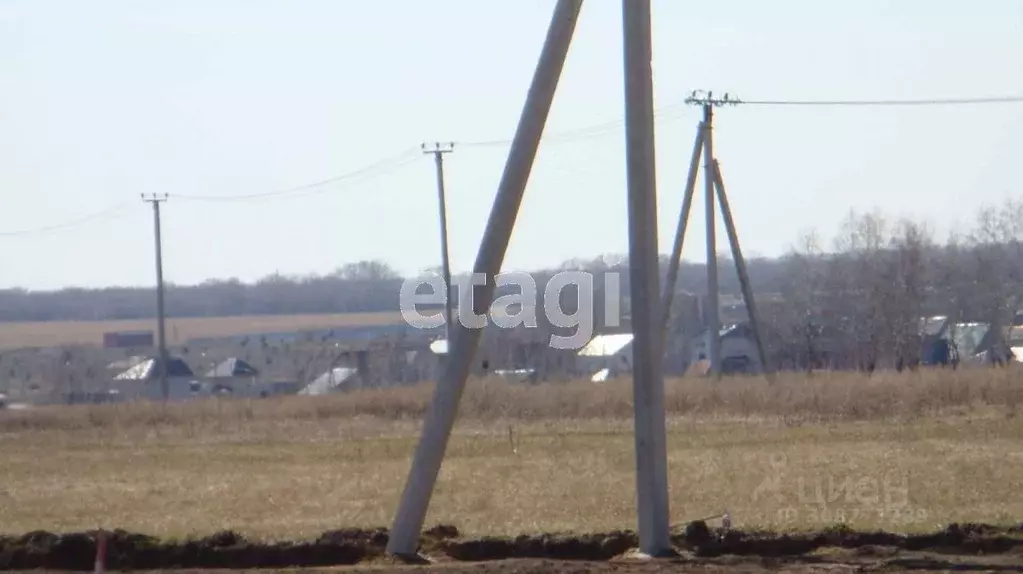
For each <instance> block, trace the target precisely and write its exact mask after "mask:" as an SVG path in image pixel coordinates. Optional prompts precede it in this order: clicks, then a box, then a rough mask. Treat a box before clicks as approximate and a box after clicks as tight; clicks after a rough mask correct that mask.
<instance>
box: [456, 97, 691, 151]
mask: <svg viewBox="0 0 1023 574" xmlns="http://www.w3.org/2000/svg"><path fill="white" fill-rule="evenodd" d="M682 111H683V107H682V102H675V103H672V104H668V105H666V106H663V107H661V108H658V109H657V110H654V118H660V119H668V118H674V117H678V116H681V115H682ZM624 127H625V118H624V117H623V118H621V119H617V120H610V121H606V122H602V123H599V124H593V125H590V126H584V127H581V128H575V129H571V130H566V131H563V132H556V133H553V134H550V135H544V136H543V138H542V140H541V141H543V142H552V143H553V142H557V143H561V142H570V141H579V140H586V139H591V138H596V137H602V136H605V135H607V134H610V133H614V132H616V131H618V130H620V129H623V128H624ZM511 142H512V140H511V139H510V138H505V139H495V140H480V141H469V142H459V143H458V145H459V146H461V147H492V146H507V145H510V144H511Z"/></svg>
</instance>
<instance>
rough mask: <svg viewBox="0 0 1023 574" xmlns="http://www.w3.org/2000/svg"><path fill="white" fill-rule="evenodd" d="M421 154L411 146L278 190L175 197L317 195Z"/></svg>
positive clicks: (217, 198)
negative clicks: (359, 164)
mask: <svg viewBox="0 0 1023 574" xmlns="http://www.w3.org/2000/svg"><path fill="white" fill-rule="evenodd" d="M420 156H421V154H420V153H419V148H409V149H406V150H405V151H403V152H401V153H398V154H395V155H393V156H391V157H388V158H385V159H382V160H379V161H377V162H375V163H372V164H370V165H368V166H366V167H362V168H359V169H357V170H355V171H351V172H348V173H344V174H341V175H336V176H333V177H329V178H327V179H323V180H320V181H315V182H313V183H307V184H303V185H298V186H294V187H288V188H284V189H277V190H274V191H265V192H260V193H248V194H241V195H238V194H235V195H187V194H175V195H174V198H176V199H185V200H189V201H253V200H261V199H270V198H278V197H285V196H287V197H306V196H310V195H316V194H318V193H322V192H323V191H327V189H318V188H324V187H325V186H330V185H332V184H337V183H342V182H348V181H350V180H354V179H357V178H360V177H362V178H368V177H374V176H378V175H383V174H384V173H387V172H390V171H394V170H395V169H398V168H400V167H404V166H405V165H408V164H410V163H412V162H414V161H416V160H418V159H419V158H420ZM303 192H306V193H303Z"/></svg>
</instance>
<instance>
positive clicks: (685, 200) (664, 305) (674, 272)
mask: <svg viewBox="0 0 1023 574" xmlns="http://www.w3.org/2000/svg"><path fill="white" fill-rule="evenodd" d="M702 152H703V123H702V122H701V123H700V126H699V128H697V130H696V140H695V141H694V142H693V155H692V159H690V160H689V176H688V177H687V178H686V189H685V193H684V194H683V196H682V210H681V211H680V212H679V216H678V227H676V228H675V244H674V245H673V246H672V249H671V260H670V261H669V263H668V275H667V277H665V280H664V293H662V294H661V331H662V332H663V333H664V335H663V337H665V339H664V340H665V341H667V332H668V322H669V321H670V320H671V305H672V302H673V300H674V298H675V284H676V283H678V270H679V266H680V265H681V264H682V244H683V243H684V242H685V236H686V227H688V225H689V211H690V210H691V209H692V207H693V195H694V194H695V192H696V178H697V177H698V175H699V171H700V155H701V153H702ZM662 354H663V351H662Z"/></svg>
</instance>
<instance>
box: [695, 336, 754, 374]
mask: <svg viewBox="0 0 1023 574" xmlns="http://www.w3.org/2000/svg"><path fill="white" fill-rule="evenodd" d="M718 341H719V342H720V346H719V349H720V351H721V374H756V373H760V372H762V371H763V365H762V364H761V363H760V355H759V353H758V352H757V345H756V337H755V336H754V334H753V329H752V328H751V327H750V326H749V324H748V323H738V324H734V325H727V326H725V327H723V328H722V329H721V330H720V331H718ZM690 364H692V365H694V366H695V368H696V369H697V370H698V371H704V372H705V371H707V369H709V365H710V331H704V332H703V334H702V335H701V336H700V337H699V339H698V340H697V341H696V343H695V344H694V345H693V351H692V360H691V361H690Z"/></svg>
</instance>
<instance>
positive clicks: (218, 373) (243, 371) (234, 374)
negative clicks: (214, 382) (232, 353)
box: [206, 357, 259, 379]
mask: <svg viewBox="0 0 1023 574" xmlns="http://www.w3.org/2000/svg"><path fill="white" fill-rule="evenodd" d="M258 375H259V371H258V370H256V368H255V367H253V366H252V365H250V364H248V363H246V362H245V361H243V360H241V359H239V358H237V357H231V358H229V359H225V360H223V361H221V362H220V363H219V364H217V366H215V367H213V368H212V369H210V370H209V371H207V372H206V378H207V379H233V378H238V377H255V376H258Z"/></svg>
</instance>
